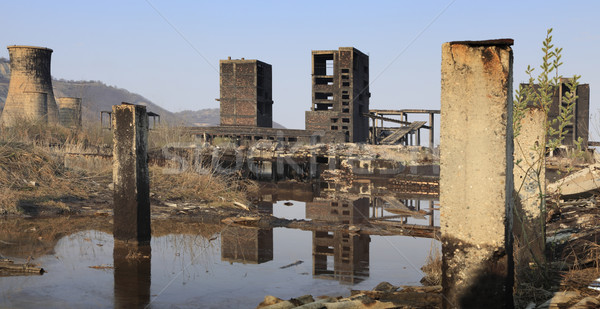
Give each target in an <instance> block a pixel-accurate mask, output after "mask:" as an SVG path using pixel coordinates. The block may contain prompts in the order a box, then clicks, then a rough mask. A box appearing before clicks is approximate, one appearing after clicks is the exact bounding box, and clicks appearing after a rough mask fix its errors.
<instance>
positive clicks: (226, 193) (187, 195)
mask: <svg viewBox="0 0 600 309" xmlns="http://www.w3.org/2000/svg"><path fill="white" fill-rule="evenodd" d="M150 188H151V191H152V192H153V193H154V194H156V198H158V199H160V200H169V201H182V202H203V203H206V204H209V205H212V206H220V205H231V203H232V202H234V201H236V202H241V203H244V204H245V203H246V202H247V196H248V194H250V193H254V192H256V191H257V190H258V186H257V185H256V184H255V183H254V182H252V181H247V180H240V179H239V178H238V177H235V175H234V176H223V175H217V174H214V173H205V174H199V173H197V172H194V171H184V172H181V173H178V174H165V173H163V169H162V168H159V167H151V168H150Z"/></svg>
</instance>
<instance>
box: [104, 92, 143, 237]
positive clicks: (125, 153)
mask: <svg viewBox="0 0 600 309" xmlns="http://www.w3.org/2000/svg"><path fill="white" fill-rule="evenodd" d="M112 129H113V130H114V131H113V182H114V186H115V187H114V193H113V194H114V196H113V199H114V206H113V207H114V219H113V221H114V227H113V235H114V238H115V243H117V242H118V241H122V242H125V243H130V244H136V243H138V244H143V243H149V242H150V179H149V174H148V115H147V114H146V107H145V106H140V105H131V104H127V103H124V104H121V105H114V106H113V108H112Z"/></svg>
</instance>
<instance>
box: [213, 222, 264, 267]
mask: <svg viewBox="0 0 600 309" xmlns="http://www.w3.org/2000/svg"><path fill="white" fill-rule="evenodd" d="M221 260H222V261H228V262H231V263H234V262H235V263H244V264H246V263H249V264H261V263H265V262H268V261H271V260H273V229H268V230H265V229H253V228H244V227H238V226H229V227H227V228H226V229H224V230H223V231H222V232H221Z"/></svg>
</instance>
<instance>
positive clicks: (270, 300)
mask: <svg viewBox="0 0 600 309" xmlns="http://www.w3.org/2000/svg"><path fill="white" fill-rule="evenodd" d="M282 301H283V299H281V298H278V297H275V296H272V295H267V296H265V299H264V300H263V301H262V303H260V304H258V307H256V309H260V308H264V307H266V306H271V305H275V304H277V303H280V302H282Z"/></svg>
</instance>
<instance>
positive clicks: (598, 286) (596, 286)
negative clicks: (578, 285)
mask: <svg viewBox="0 0 600 309" xmlns="http://www.w3.org/2000/svg"><path fill="white" fill-rule="evenodd" d="M588 288H590V289H592V290H597V291H600V278H598V279H596V280H594V281H593V282H592V283H590V286H588Z"/></svg>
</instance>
